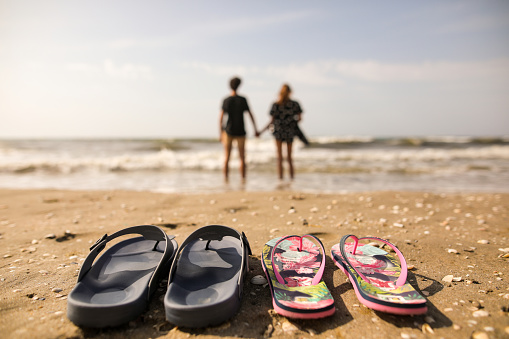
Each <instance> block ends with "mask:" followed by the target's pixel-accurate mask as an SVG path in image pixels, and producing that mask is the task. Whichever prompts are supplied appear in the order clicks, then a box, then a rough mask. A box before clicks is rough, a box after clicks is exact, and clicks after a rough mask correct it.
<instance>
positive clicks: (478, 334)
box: [470, 331, 490, 339]
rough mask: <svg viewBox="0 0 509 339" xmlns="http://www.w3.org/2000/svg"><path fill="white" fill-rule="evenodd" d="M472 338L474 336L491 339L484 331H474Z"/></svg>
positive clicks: (473, 338) (479, 338) (475, 337)
mask: <svg viewBox="0 0 509 339" xmlns="http://www.w3.org/2000/svg"><path fill="white" fill-rule="evenodd" d="M470 338H472V339H490V336H489V335H488V334H486V333H484V332H481V331H474V333H472V336H471V337H470Z"/></svg>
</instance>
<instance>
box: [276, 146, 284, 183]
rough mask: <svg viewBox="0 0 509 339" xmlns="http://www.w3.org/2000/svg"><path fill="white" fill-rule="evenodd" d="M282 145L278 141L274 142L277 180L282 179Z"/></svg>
mask: <svg viewBox="0 0 509 339" xmlns="http://www.w3.org/2000/svg"><path fill="white" fill-rule="evenodd" d="M282 148H283V143H282V142H281V141H280V140H276V149H277V174H278V176H279V179H283V149H282Z"/></svg>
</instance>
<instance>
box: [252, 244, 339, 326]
mask: <svg viewBox="0 0 509 339" xmlns="http://www.w3.org/2000/svg"><path fill="white" fill-rule="evenodd" d="M309 238H311V239H313V240H315V241H316V242H317V243H318V244H319V245H320V247H318V246H316V245H315V244H314V243H313V242H312V241H311V240H309ZM320 248H321V253H320ZM324 255H325V254H324V251H323V245H322V243H321V242H320V240H318V238H316V237H314V236H312V235H305V236H302V237H300V236H296V235H291V236H286V237H283V238H276V239H272V240H271V241H269V242H267V243H266V244H265V246H264V248H263V252H262V266H263V270H264V271H265V274H266V276H267V280H268V281H269V286H270V292H271V294H272V304H273V306H274V310H275V311H276V312H277V313H279V314H281V315H283V316H286V317H289V318H299V319H317V318H323V317H327V316H330V315H332V314H334V312H335V310H336V308H335V306H334V299H333V298H332V295H331V294H330V292H329V289H328V288H327V286H326V285H325V282H324V281H322V280H321V279H322V275H323V270H324V267H325V257H324Z"/></svg>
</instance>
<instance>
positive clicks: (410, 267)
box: [407, 265, 415, 270]
mask: <svg viewBox="0 0 509 339" xmlns="http://www.w3.org/2000/svg"><path fill="white" fill-rule="evenodd" d="M407 268H408V269H409V270H413V269H415V265H408V267H407Z"/></svg>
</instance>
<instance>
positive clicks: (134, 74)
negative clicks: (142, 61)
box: [103, 59, 154, 80]
mask: <svg viewBox="0 0 509 339" xmlns="http://www.w3.org/2000/svg"><path fill="white" fill-rule="evenodd" d="M103 66H104V71H105V72H106V74H107V75H109V76H112V77H120V78H124V79H133V80H136V79H148V80H151V79H153V78H154V76H153V74H152V69H151V68H150V67H149V66H146V65H136V64H131V63H124V64H121V65H117V64H115V63H114V62H113V61H112V60H110V59H107V60H105V61H104V63H103Z"/></svg>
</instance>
